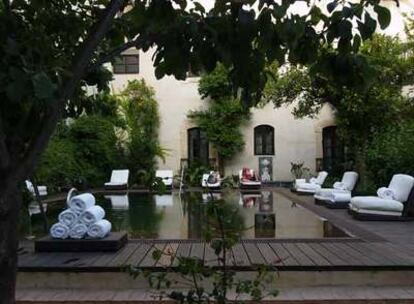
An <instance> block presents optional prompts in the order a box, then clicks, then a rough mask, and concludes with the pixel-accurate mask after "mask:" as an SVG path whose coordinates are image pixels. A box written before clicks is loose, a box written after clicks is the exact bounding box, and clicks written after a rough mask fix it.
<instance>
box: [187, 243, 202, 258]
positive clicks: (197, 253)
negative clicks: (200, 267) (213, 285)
mask: <svg viewBox="0 0 414 304" xmlns="http://www.w3.org/2000/svg"><path fill="white" fill-rule="evenodd" d="M204 245H205V244H204V243H202V242H197V243H194V244H193V246H192V247H191V253H190V256H191V257H194V258H197V259H200V260H204Z"/></svg>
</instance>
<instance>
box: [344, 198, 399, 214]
mask: <svg viewBox="0 0 414 304" xmlns="http://www.w3.org/2000/svg"><path fill="white" fill-rule="evenodd" d="M351 204H352V206H354V207H356V208H357V209H365V210H378V211H394V212H402V211H403V209H404V204H403V203H401V202H399V201H396V200H390V199H383V198H379V197H377V196H355V197H353V198H352V199H351Z"/></svg>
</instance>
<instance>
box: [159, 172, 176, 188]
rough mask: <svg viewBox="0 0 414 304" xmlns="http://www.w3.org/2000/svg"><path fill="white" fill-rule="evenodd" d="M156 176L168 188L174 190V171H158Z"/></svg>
mask: <svg viewBox="0 0 414 304" xmlns="http://www.w3.org/2000/svg"><path fill="white" fill-rule="evenodd" d="M155 176H156V177H158V178H161V179H162V182H163V183H164V185H165V186H167V187H168V188H172V186H173V179H174V173H173V171H172V170H157V171H156V172H155Z"/></svg>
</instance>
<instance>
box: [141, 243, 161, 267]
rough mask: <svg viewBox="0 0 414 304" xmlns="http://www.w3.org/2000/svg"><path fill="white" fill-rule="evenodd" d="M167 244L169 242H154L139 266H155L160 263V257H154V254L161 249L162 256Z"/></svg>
mask: <svg viewBox="0 0 414 304" xmlns="http://www.w3.org/2000/svg"><path fill="white" fill-rule="evenodd" d="M166 245H167V244H165V243H164V244H163V243H158V244H153V245H152V247H151V248H150V250H149V251H148V252H147V254H146V255H145V257H144V258H143V259H142V261H141V262H140V263H139V267H153V266H155V265H156V264H157V263H158V261H159V259H154V257H153V254H154V253H155V252H157V251H159V252H161V256H162V252H164V248H165V246H166ZM161 256H160V257H161Z"/></svg>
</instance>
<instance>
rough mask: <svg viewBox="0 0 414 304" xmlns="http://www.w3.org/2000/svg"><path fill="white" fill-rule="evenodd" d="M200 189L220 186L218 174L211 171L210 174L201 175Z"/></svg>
mask: <svg viewBox="0 0 414 304" xmlns="http://www.w3.org/2000/svg"><path fill="white" fill-rule="evenodd" d="M201 186H202V187H209V188H218V187H220V186H221V180H220V174H219V173H218V172H214V171H211V172H210V173H206V174H203V177H202V180H201Z"/></svg>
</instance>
